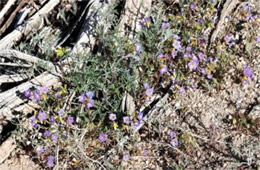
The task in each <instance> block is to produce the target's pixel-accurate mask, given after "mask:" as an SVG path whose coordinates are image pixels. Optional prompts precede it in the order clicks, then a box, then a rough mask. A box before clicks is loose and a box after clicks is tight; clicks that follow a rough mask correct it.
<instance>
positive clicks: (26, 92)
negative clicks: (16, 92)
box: [24, 89, 31, 98]
mask: <svg viewBox="0 0 260 170" xmlns="http://www.w3.org/2000/svg"><path fill="white" fill-rule="evenodd" d="M30 95H31V89H27V90H25V91H24V96H25V97H28V98H29V97H30Z"/></svg>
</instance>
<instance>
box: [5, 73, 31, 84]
mask: <svg viewBox="0 0 260 170" xmlns="http://www.w3.org/2000/svg"><path fill="white" fill-rule="evenodd" d="M28 78H29V76H28V75H27V74H13V75H1V76H0V84H1V83H13V82H19V81H23V80H26V79H28Z"/></svg>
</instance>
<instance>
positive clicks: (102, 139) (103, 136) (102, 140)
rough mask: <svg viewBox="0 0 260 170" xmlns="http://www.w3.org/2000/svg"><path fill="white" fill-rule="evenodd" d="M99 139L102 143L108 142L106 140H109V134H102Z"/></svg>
mask: <svg viewBox="0 0 260 170" xmlns="http://www.w3.org/2000/svg"><path fill="white" fill-rule="evenodd" d="M98 139H99V140H100V141H101V142H106V140H107V134H105V133H101V134H100V135H99V137H98Z"/></svg>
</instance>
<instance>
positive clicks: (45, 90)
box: [39, 86, 49, 94]
mask: <svg viewBox="0 0 260 170" xmlns="http://www.w3.org/2000/svg"><path fill="white" fill-rule="evenodd" d="M39 91H40V93H43V94H47V93H48V91H49V88H48V87H47V86H42V87H40V88H39Z"/></svg>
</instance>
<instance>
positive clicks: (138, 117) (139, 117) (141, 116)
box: [137, 112, 144, 121]
mask: <svg viewBox="0 0 260 170" xmlns="http://www.w3.org/2000/svg"><path fill="white" fill-rule="evenodd" d="M143 116H144V113H143V112H139V113H138V114H137V119H138V120H139V121H142V120H143Z"/></svg>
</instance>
